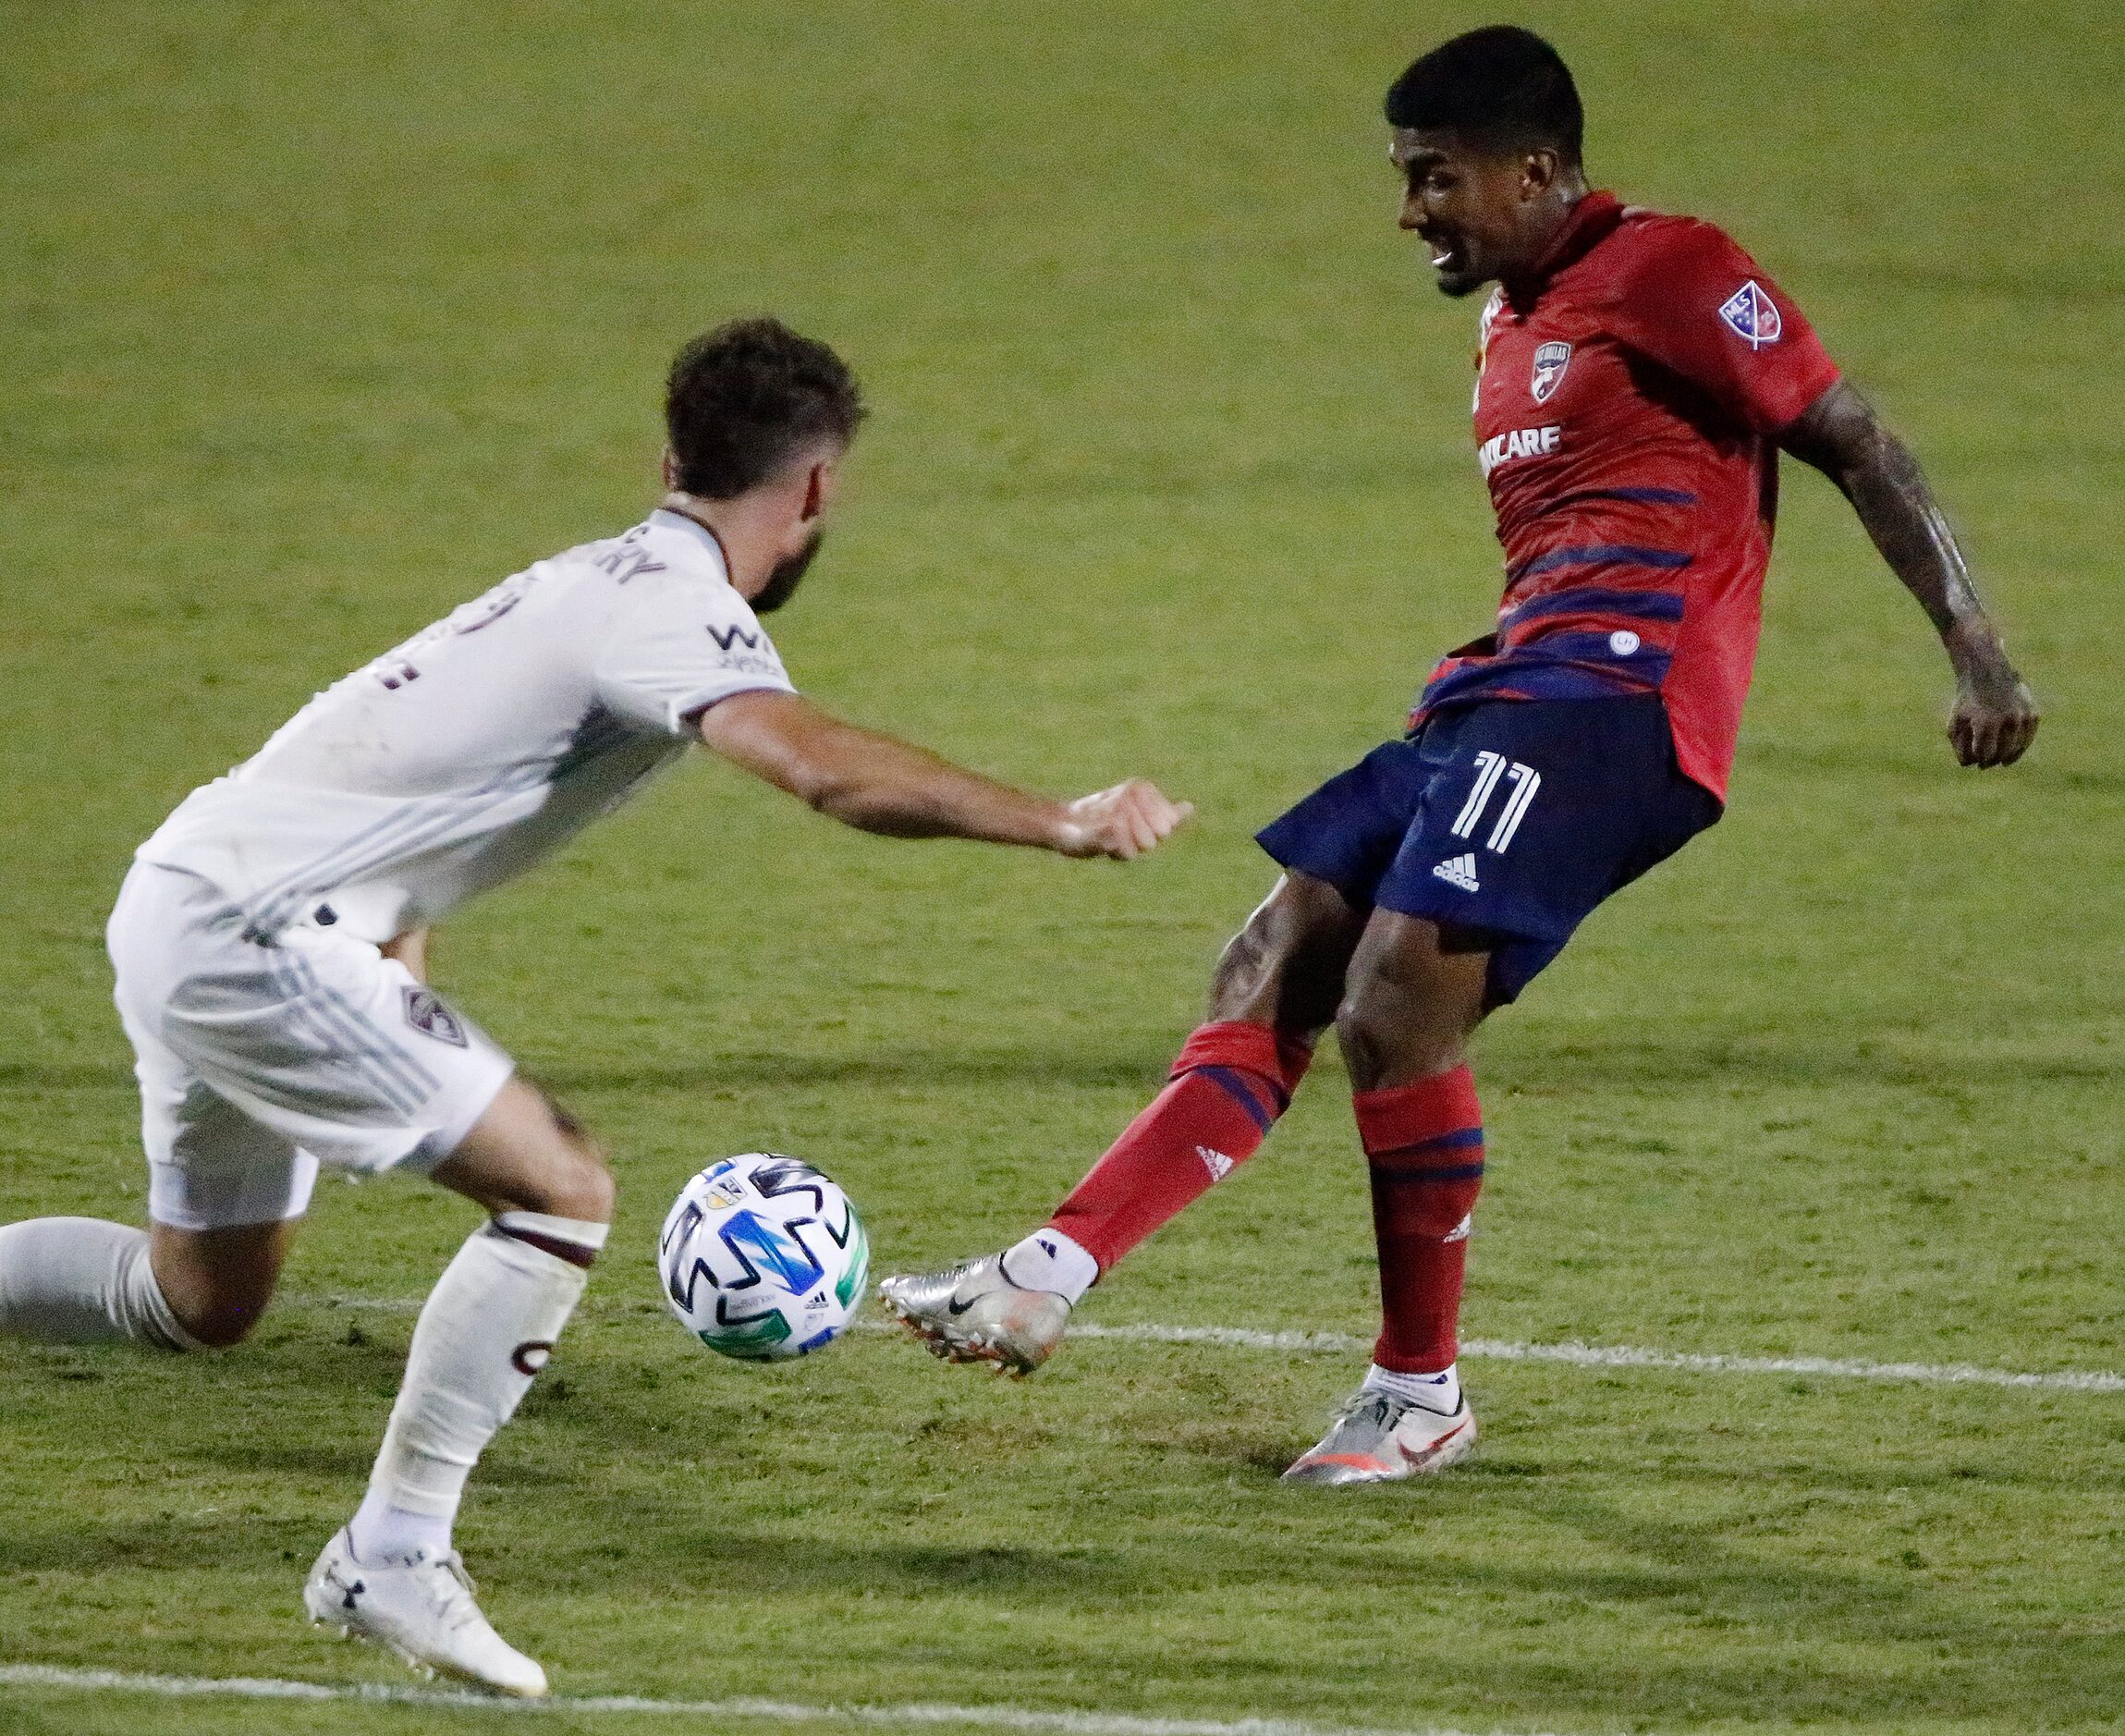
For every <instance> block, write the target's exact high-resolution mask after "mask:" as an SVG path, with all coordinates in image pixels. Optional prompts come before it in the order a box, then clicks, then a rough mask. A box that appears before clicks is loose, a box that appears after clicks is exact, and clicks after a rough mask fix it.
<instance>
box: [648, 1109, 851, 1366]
mask: <svg viewBox="0 0 2125 1736" xmlns="http://www.w3.org/2000/svg"><path fill="white" fill-rule="evenodd" d="M870 1266H871V1245H870V1243H869V1242H868V1241H865V1240H864V1236H863V1226H862V1224H861V1221H859V1219H858V1218H857V1216H856V1208H855V1207H854V1206H853V1205H851V1204H849V1196H848V1195H847V1194H846V1193H844V1192H841V1190H840V1189H839V1188H837V1187H836V1186H835V1185H834V1183H833V1182H831V1181H829V1180H827V1179H826V1178H825V1177H824V1176H823V1175H821V1174H820V1173H819V1171H818V1170H816V1169H814V1168H812V1166H811V1165H810V1164H808V1163H805V1162H804V1161H803V1160H802V1159H801V1158H797V1157H785V1156H783V1155H780V1154H779V1153H776V1152H766V1151H754V1152H747V1153H745V1154H744V1155H742V1156H739V1157H726V1158H724V1159H723V1160H722V1161H721V1162H719V1163H713V1164H711V1165H709V1167H708V1168H705V1169H703V1170H702V1172H701V1173H700V1174H699V1175H697V1176H696V1177H694V1179H693V1180H691V1181H689V1182H688V1183H687V1184H686V1186H685V1187H683V1188H681V1189H680V1190H679V1192H678V1199H677V1200H675V1201H673V1202H672V1207H671V1211H670V1212H669V1214H668V1215H666V1218H665V1220H664V1233H663V1234H662V1235H661V1236H659V1237H658V1238H657V1267H658V1270H659V1271H660V1273H661V1274H662V1275H663V1278H664V1293H665V1297H666V1300H667V1301H668V1302H670V1303H671V1308H672V1312H673V1313H674V1314H677V1315H678V1317H679V1321H680V1323H681V1324H682V1325H683V1326H685V1327H686V1329H687V1330H688V1331H689V1332H691V1333H692V1334H693V1335H694V1336H695V1337H696V1338H698V1339H700V1340H701V1341H702V1343H703V1344H705V1345H707V1346H708V1348H709V1349H710V1350H712V1351H721V1352H722V1353H723V1354H724V1355H725V1356H735V1357H738V1358H739V1360H740V1361H743V1362H748V1363H778V1362H781V1361H783V1360H784V1359H785V1358H788V1357H792V1356H803V1355H805V1354H807V1353H808V1352H810V1351H816V1350H822V1349H824V1347H825V1346H826V1345H828V1344H831V1343H832V1342H833V1341H834V1340H835V1339H837V1338H838V1337H839V1336H840V1335H841V1332H842V1330H843V1329H844V1328H845V1327H846V1326H848V1324H849V1321H850V1320H852V1319H853V1318H855V1315H856V1311H857V1309H859V1308H860V1307H861V1306H862V1303H863V1279H864V1277H865V1275H866V1274H867V1273H868V1272H869V1270H870Z"/></svg>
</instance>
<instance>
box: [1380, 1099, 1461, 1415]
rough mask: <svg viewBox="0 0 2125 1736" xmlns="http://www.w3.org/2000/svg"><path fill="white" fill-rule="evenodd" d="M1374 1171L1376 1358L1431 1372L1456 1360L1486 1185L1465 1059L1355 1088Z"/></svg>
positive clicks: (1404, 1370) (1386, 1364)
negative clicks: (1472, 1227)
mask: <svg viewBox="0 0 2125 1736" xmlns="http://www.w3.org/2000/svg"><path fill="white" fill-rule="evenodd" d="M1350 1101H1351V1105H1352V1106H1353V1107H1354V1108H1355V1109H1356V1110H1357V1112H1358V1137H1359V1138H1360V1139H1362V1141H1364V1143H1365V1161H1366V1163H1367V1165H1368V1166H1370V1168H1371V1169H1372V1172H1373V1236H1374V1241H1377V1242H1378V1244H1379V1249H1380V1314H1381V1327H1380V1341H1379V1342H1378V1343H1377V1344H1376V1345H1374V1348H1373V1360H1374V1362H1375V1363H1378V1364H1379V1365H1380V1366H1381V1367H1382V1368H1386V1369H1391V1370H1393V1371H1394V1372H1395V1373H1397V1374H1402V1375H1434V1374H1436V1373H1438V1372H1439V1370H1441V1369H1443V1368H1445V1367H1447V1366H1448V1365H1449V1364H1450V1363H1452V1362H1453V1360H1454V1356H1455V1353H1456V1351H1457V1349H1458V1346H1457V1345H1456V1343H1455V1339H1454V1334H1455V1328H1456V1326H1458V1325H1459V1320H1460V1311H1461V1274H1462V1268H1463V1266H1464V1265H1466V1263H1467V1259H1468V1248H1469V1242H1468V1235H1469V1214H1470V1213H1471V1212H1472V1211H1474V1209H1475V1203H1476V1194H1477V1193H1478V1192H1480V1191H1481V1190H1482V1188H1483V1175H1484V1130H1483V1106H1482V1105H1481V1104H1479V1103H1478V1102H1477V1101H1476V1084H1475V1078H1474V1076H1473V1075H1472V1073H1471V1072H1470V1071H1469V1070H1468V1069H1467V1068H1465V1067H1457V1068H1455V1069H1454V1070H1453V1071H1452V1072H1450V1073H1440V1074H1439V1075H1437V1077H1435V1078H1433V1079H1420V1080H1418V1081H1417V1082H1415V1083H1414V1084H1409V1085H1396V1086H1393V1087H1391V1088H1390V1089H1388V1090H1386V1091H1361V1092H1358V1093H1356V1094H1354V1095H1353V1096H1352V1097H1351V1100H1350Z"/></svg>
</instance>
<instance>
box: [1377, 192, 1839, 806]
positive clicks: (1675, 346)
mask: <svg viewBox="0 0 2125 1736" xmlns="http://www.w3.org/2000/svg"><path fill="white" fill-rule="evenodd" d="M1476 368H1477V375H1476V399H1475V432H1476V443H1477V445H1476V453H1477V460H1478V462H1479V464H1480V465H1481V467H1482V469H1483V472H1484V480H1485V481H1486V482H1487V483H1489V485H1490V495H1491V504H1492V506H1493V507H1495V508H1496V512H1497V534H1498V541H1499V542H1500V543H1502V544H1504V545H1505V571H1506V586H1505V597H1504V600H1503V602H1502V603H1501V604H1500V605H1499V608H1498V617H1497V629H1496V632H1495V633H1493V634H1492V635H1490V636H1489V637H1486V638H1484V639H1482V640H1479V641H1477V642H1475V643H1474V644H1472V645H1464V646H1463V647H1461V649H1460V650H1459V651H1457V652H1454V653H1453V654H1450V655H1449V656H1448V657H1447V659H1446V660H1445V661H1444V662H1443V663H1441V664H1440V665H1439V666H1438V667H1437V668H1436V669H1435V670H1434V671H1433V672H1432V678H1431V679H1430V681H1429V682H1427V683H1426V684H1425V688H1424V691H1423V697H1422V698H1421V699H1420V700H1419V701H1418V704H1417V710H1416V712H1415V714H1414V716H1413V717H1412V722H1415V721H1421V720H1422V719H1423V717H1424V716H1425V715H1428V714H1430V713H1431V712H1434V711H1436V710H1438V709H1439V708H1441V707H1442V706H1447V705H1451V704H1456V703H1465V702H1468V701H1472V700H1489V699H1527V700H1538V699H1584V698H1597V697H1610V696H1614V695H1618V694H1628V693H1644V692H1656V693H1659V694H1661V695H1662V696H1663V698H1664V699H1665V700H1666V702H1667V715H1668V720H1669V723H1670V726H1671V727H1672V728H1673V730H1674V733H1675V752H1676V757H1677V759H1678V761H1679V764H1680V765H1681V768H1682V770H1683V772H1684V774H1685V775H1686V776H1689V777H1690V778H1691V779H1692V780H1693V781H1695V782H1697V783H1700V784H1702V785H1704V788H1705V789H1709V790H1710V791H1711V792H1712V793H1713V794H1714V795H1716V796H1718V797H1720V798H1722V799H1724V797H1725V796H1726V793H1727V777H1728V772H1729V771H1730V770H1731V768H1732V765H1733V762H1734V739H1735V735H1736V733H1737V731H1738V730H1739V729H1740V721H1741V702H1742V699H1743V698H1744V696H1745V695H1746V694H1747V692H1748V691H1749V677H1750V673H1751V671H1752V669H1753V667H1754V665H1755V660H1756V639H1757V634H1758V631H1759V630H1760V628H1761V626H1762V619H1763V590H1764V573H1765V567H1766V565H1767V564H1768V562H1769V560H1770V555H1771V528H1772V521H1773V519H1774V517H1775V515H1776V513H1777V482H1778V472H1777V461H1778V460H1777V444H1776V440H1775V438H1774V436H1775V435H1776V434H1777V433H1778V431H1779V430H1780V429H1782V428H1784V427H1786V426H1787V425H1788V424H1789V423H1790V422H1792V421H1793V420H1794V419H1795V418H1796V417H1798V416H1799V415H1800V413H1801V411H1802V410H1805V409H1807V407H1808V406H1809V405H1810V404H1812V403H1813V402H1814V400H1815V399H1816V398H1817V397H1820V396H1821V395H1822V394H1823V393H1824V392H1825V391H1826V390H1827V389H1828V388H1829V387H1830V386H1831V385H1833V384H1835V382H1836V380H1837V378H1838V370H1837V367H1836V365H1835V364H1834V363H1832V361H1830V359H1829V357H1828V356H1827V355H1826V354H1825V353H1824V350H1823V347H1822V345H1821V343H1820V342H1819V341H1817V339H1816V337H1815V334H1814V331H1813V330H1812V329H1811V328H1810V326H1809V324H1808V323H1807V321H1806V320H1805V319H1804V318H1802V317H1801V312H1800V310H1799V309H1798V308H1796V307H1794V306H1793V304H1792V303H1791V302H1790V301H1789V300H1786V298H1785V297H1784V296H1783V295H1782V294H1780V293H1779V291H1778V288H1777V285H1776V284H1774V283H1772V282H1771V280H1770V279H1769V278H1768V277H1766V276H1765V275H1764V273H1763V272H1762V271H1761V270H1759V269H1758V268H1757V266H1756V264H1755V263H1754V262H1753V260H1751V259H1750V257H1749V256H1748V255H1747V254H1746V253H1744V252H1743V251H1741V250H1740V248H1739V247H1737V246H1736V245H1735V244H1734V243H1733V241H1731V240H1730V239H1728V237H1727V236H1726V235H1725V234H1723V233H1722V232H1721V231H1720V230H1718V229H1717V228H1715V227H1714V226H1712V225H1711V224H1708V223H1700V222H1699V221H1697V220H1696V219H1695V218H1693V217H1670V216H1663V215H1660V214H1657V213H1655V212H1650V211H1641V210H1638V209H1635V208H1631V209H1626V208H1625V207H1623V206H1622V205H1620V204H1618V202H1617V201H1616V199H1615V198H1614V197H1613V196H1612V195H1610V194H1608V193H1591V194H1589V195H1588V196H1587V197H1586V198H1584V199H1582V201H1581V202H1579V204H1578V205H1577V207H1575V208H1574V210H1573V212H1572V214H1571V216H1570V217H1569V219H1568V220H1567V222H1566V224H1565V226H1564V229H1563V230H1562V231H1561V232H1560V233H1559V234H1558V236H1557V240H1556V241H1555V243H1554V244H1553V245H1552V246H1551V248H1550V251H1549V252H1548V254H1547V255H1546V256H1545V260H1544V263H1543V265H1542V267H1541V269H1540V271H1539V273H1538V275H1537V278H1536V282H1535V285H1534V287H1533V288H1530V289H1525V290H1522V291H1521V292H1520V296H1519V297H1517V298H1516V297H1512V296H1508V295H1507V294H1506V293H1505V292H1504V290H1503V289H1502V288H1501V289H1499V290H1497V291H1495V292H1494V293H1493V294H1492V296H1491V299H1490V303H1489V305H1488V306H1487V307H1485V308H1484V313H1483V324H1482V336H1481V348H1480V349H1479V351H1478V354H1477V358H1476Z"/></svg>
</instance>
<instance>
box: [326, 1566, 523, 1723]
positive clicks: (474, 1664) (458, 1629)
mask: <svg viewBox="0 0 2125 1736" xmlns="http://www.w3.org/2000/svg"><path fill="white" fill-rule="evenodd" d="M302 1604H303V1608H305V1609H307V1610H308V1611H309V1612H310V1619H311V1621H312V1622H313V1623H315V1624H317V1625H319V1626H321V1627H331V1628H336V1629H338V1630H339V1637H340V1638H341V1639H343V1640H369V1641H372V1642H373V1643H374V1644H378V1645H383V1646H387V1647H389V1648H390V1649H391V1650H392V1651H394V1652H396V1653H397V1654H398V1656H399V1657H402V1658H404V1659H405V1660H406V1662H408V1663H409V1664H410V1665H412V1666H413V1668H414V1669H418V1670H421V1671H422V1672H424V1673H425V1674H428V1675H434V1674H435V1673H436V1672H437V1671H441V1672H442V1673H443V1674H445V1675H448V1676H455V1677H458V1679H459V1680H460V1681H470V1682H474V1683H476V1684H478V1685H479V1686H480V1687H482V1688H491V1689H493V1690H494V1692H495V1693H508V1694H516V1695H519V1697H521V1698H524V1699H530V1700H535V1699H537V1698H539V1697H540V1696H541V1695H542V1694H543V1693H545V1692H546V1672H545V1671H544V1670H543V1669H540V1668H539V1666H538V1664H537V1663H536V1662H535V1661H534V1660H533V1659H531V1658H529V1657H525V1656H524V1655H523V1653H521V1652H519V1651H518V1650H517V1648H516V1647H515V1646H513V1645H511V1644H509V1643H508V1642H507V1640H505V1639H503V1637H502V1636H501V1635H500V1634H499V1633H496V1632H495V1630H494V1629H493V1627H491V1626H490V1625H489V1624H488V1621H487V1618H486V1617H485V1616H483V1615H482V1614H481V1613H480V1606H479V1605H478V1604H476V1603H475V1602H473V1601H472V1582H471V1581H470V1579H469V1578H467V1577H466V1574H465V1563H464V1561H463V1560H462V1559H460V1558H459V1556H458V1552H457V1551H456V1550H455V1549H453V1550H452V1551H451V1552H450V1553H449V1554H448V1555H446V1556H440V1557H434V1556H426V1555H422V1556H419V1557H416V1558H415V1559H413V1560H411V1561H387V1562H385V1563H384V1564H383V1565H382V1566H380V1567H368V1566H364V1565H363V1564H362V1563H360V1562H359V1561H357V1560H356V1559H354V1551H353V1549H352V1548H351V1547H349V1545H348V1541H347V1533H346V1532H345V1531H341V1532H340V1533H339V1534H337V1535H336V1536H335V1537H334V1538H333V1540H332V1541H331V1542H330V1543H328V1544H326V1545H325V1546H324V1553H323V1554H322V1555H320V1556H319V1557H318V1558H317V1565H316V1566H314V1567H312V1568H311V1570H310V1580H309V1583H307V1584H305V1585H304V1586H303V1588H302Z"/></svg>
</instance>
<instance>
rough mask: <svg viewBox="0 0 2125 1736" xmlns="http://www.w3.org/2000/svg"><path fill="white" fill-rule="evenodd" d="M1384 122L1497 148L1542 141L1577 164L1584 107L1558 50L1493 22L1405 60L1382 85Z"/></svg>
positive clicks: (1539, 144) (1537, 145) (1527, 33)
mask: <svg viewBox="0 0 2125 1736" xmlns="http://www.w3.org/2000/svg"><path fill="white" fill-rule="evenodd" d="M1386 109H1387V125H1388V126H1390V127H1411V128H1416V129H1417V130H1419V131H1421V132H1429V131H1433V130H1437V131H1441V132H1458V133H1459V134H1461V135H1462V136H1463V137H1465V138H1468V139H1470V140H1472V141H1475V142H1477V143H1479V144H1483V145H1486V146H1490V147H1493V148H1495V149H1502V150H1508V151H1520V150H1527V149H1539V148H1541V147H1543V146H1547V147H1548V148H1550V149H1551V150H1553V151H1555V152H1556V153H1557V155H1558V156H1559V157H1561V158H1562V159H1563V160H1564V162H1565V163H1567V164H1568V165H1571V166H1572V167H1575V168H1576V167H1577V166H1578V165H1579V160H1580V152H1581V149H1582V146H1583V144H1584V141H1585V132H1586V115H1585V112H1584V110H1582V108H1581V106H1580V102H1579V91H1578V88H1577V87H1576V86H1575V85H1574V84H1573V83H1572V81H1571V72H1570V70H1569V68H1568V67H1566V66H1565V64H1564V57H1563V56H1562V55H1559V54H1558V53H1557V50H1556V49H1554V48H1552V47H1551V46H1550V45H1549V44H1548V43H1545V42H1544V41H1543V39H1542V38H1541V37H1539V36H1537V35H1536V34H1535V33H1534V32H1533V31H1523V30H1521V29H1520V28H1519V27H1518V26H1516V25H1511V24H1491V25H1486V26H1484V29H1482V30H1480V31H1469V32H1468V33H1467V34H1466V35H1463V36H1457V37H1455V38H1454V39H1453V40H1452V41H1451V42H1446V43H1440V44H1439V45H1438V46H1437V47H1436V48H1435V49H1433V50H1432V51H1431V53H1430V54H1428V55H1419V56H1418V57H1417V58H1416V59H1415V60H1413V61H1411V63H1410V66H1409V69H1408V70H1407V71H1405V72H1404V73H1403V74H1402V76H1401V77H1400V78H1398V79H1396V80H1395V82H1394V84H1393V86H1392V87H1391V88H1390V89H1389V90H1388V92H1387V103H1386Z"/></svg>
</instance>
